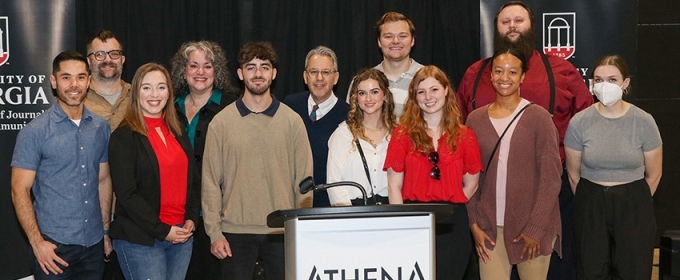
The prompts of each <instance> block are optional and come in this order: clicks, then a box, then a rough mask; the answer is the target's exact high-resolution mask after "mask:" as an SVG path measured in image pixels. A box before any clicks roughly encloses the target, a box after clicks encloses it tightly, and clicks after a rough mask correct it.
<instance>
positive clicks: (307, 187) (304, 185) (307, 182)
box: [300, 176, 368, 205]
mask: <svg viewBox="0 0 680 280" xmlns="http://www.w3.org/2000/svg"><path fill="white" fill-rule="evenodd" d="M339 186H352V187H355V188H357V189H359V190H360V191H361V195H362V197H363V199H364V205H368V196H367V195H366V190H364V188H363V187H362V186H361V185H359V184H358V183H356V182H352V181H340V182H335V183H330V184H318V185H316V184H314V178H313V177H312V176H309V177H307V178H305V179H304V180H302V182H300V193H301V194H306V193H308V192H309V191H311V190H314V191H318V190H325V189H329V188H334V187H339Z"/></svg>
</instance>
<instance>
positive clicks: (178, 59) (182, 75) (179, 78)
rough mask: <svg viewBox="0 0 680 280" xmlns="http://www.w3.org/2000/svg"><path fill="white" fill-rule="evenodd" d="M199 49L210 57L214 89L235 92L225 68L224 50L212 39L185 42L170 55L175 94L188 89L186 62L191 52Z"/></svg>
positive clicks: (227, 69) (182, 92) (180, 93)
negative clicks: (213, 74) (213, 75)
mask: <svg viewBox="0 0 680 280" xmlns="http://www.w3.org/2000/svg"><path fill="white" fill-rule="evenodd" d="M196 50H201V51H203V53H205V56H206V57H208V59H210V61H211V62H212V65H213V69H214V70H215V71H214V73H215V80H214V83H213V88H214V89H219V90H221V91H222V92H225V93H227V92H229V93H232V92H236V89H235V88H234V86H233V85H232V83H231V78H230V74H229V68H227V57H226V55H225V54H224V50H222V47H220V45H219V44H217V43H215V42H212V41H198V42H194V41H191V42H186V43H184V44H182V46H181V47H179V50H178V51H177V53H175V55H174V56H173V57H172V60H171V61H170V64H171V65H172V87H173V88H174V89H175V92H177V94H179V95H182V94H184V93H185V92H187V91H189V84H188V83H187V78H186V74H187V63H188V62H189V56H190V55H191V53H192V52H194V51H196Z"/></svg>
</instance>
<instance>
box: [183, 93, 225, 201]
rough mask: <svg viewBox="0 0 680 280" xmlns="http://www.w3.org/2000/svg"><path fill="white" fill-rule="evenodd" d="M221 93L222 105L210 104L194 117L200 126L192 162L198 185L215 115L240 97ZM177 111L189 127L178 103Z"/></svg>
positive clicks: (197, 127) (184, 123)
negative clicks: (195, 170) (206, 141)
mask: <svg viewBox="0 0 680 280" xmlns="http://www.w3.org/2000/svg"><path fill="white" fill-rule="evenodd" d="M220 92H221V93H222V98H221V99H220V104H215V103H212V102H208V104H206V105H205V108H203V110H202V111H200V112H199V114H198V115H197V116H195V117H194V118H196V117H198V124H196V134H195V135H194V154H193V157H192V158H190V160H191V159H193V161H194V163H195V164H196V168H197V175H196V178H194V179H197V180H198V182H197V184H200V182H201V170H203V150H205V139H206V136H208V125H209V124H210V121H212V119H213V118H214V117H215V115H217V113H219V112H220V111H222V109H224V107H227V105H229V104H231V103H232V102H234V101H236V100H237V99H238V97H237V96H236V95H235V94H233V93H231V92H225V91H220ZM175 111H176V112H177V118H178V119H179V122H180V123H181V124H182V125H183V126H184V127H186V126H188V125H189V120H188V119H187V116H186V115H184V113H182V110H181V109H180V107H179V104H177V103H175ZM199 188H200V186H199Z"/></svg>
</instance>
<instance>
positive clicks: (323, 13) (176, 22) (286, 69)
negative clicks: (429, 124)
mask: <svg viewBox="0 0 680 280" xmlns="http://www.w3.org/2000/svg"><path fill="white" fill-rule="evenodd" d="M77 3H78V4H77V14H78V17H77V19H76V20H77V23H78V30H77V45H78V47H79V48H80V49H79V51H82V52H84V51H85V44H86V43H87V41H88V40H89V39H90V36H92V35H93V34H94V33H95V32H97V31H99V30H101V29H108V30H111V31H113V32H114V33H115V34H116V35H117V36H118V37H120V40H121V41H122V43H123V44H124V45H125V46H124V49H125V56H126V62H125V68H124V69H125V70H124V72H123V78H124V79H125V80H126V81H130V80H131V78H132V76H133V75H134V71H135V70H136V69H137V67H139V66H140V65H141V64H143V63H146V62H149V61H155V62H159V63H162V64H164V65H166V66H167V65H168V64H169V60H170V58H171V57H172V55H173V54H174V53H175V52H176V51H177V49H178V48H179V47H180V45H181V44H182V43H183V42H186V41H189V40H203V39H205V40H212V41H215V42H217V43H219V44H220V45H221V46H222V47H223V48H224V49H225V52H226V54H227V55H228V59H229V68H230V71H231V73H232V76H233V77H234V79H233V80H234V81H238V79H237V77H236V74H235V73H236V68H237V67H238V65H237V63H236V55H237V54H238V51H239V49H240V48H241V46H242V45H243V44H245V43H248V42H254V41H270V42H271V43H272V44H273V45H274V48H275V49H276V51H277V53H278V55H279V62H278V69H277V70H278V74H277V79H276V80H275V84H274V87H273V89H274V90H273V92H274V94H275V95H276V96H277V97H278V98H279V99H281V100H282V99H283V97H284V96H286V95H288V94H292V93H296V92H299V91H303V90H306V86H305V85H304V83H303V79H302V71H303V70H304V58H305V55H306V54H307V52H308V51H309V50H310V49H312V48H314V47H316V46H318V45H326V46H328V47H330V48H331V49H333V50H334V51H335V52H336V53H337V55H338V60H339V63H338V64H339V68H340V69H339V71H340V80H339V82H338V85H337V87H336V88H335V92H336V94H337V95H338V96H339V97H340V98H342V99H344V97H345V95H346V93H347V88H348V85H349V82H350V80H351V78H352V77H353V75H354V74H355V73H356V72H358V71H359V70H360V69H362V68H366V67H373V66H375V65H377V64H378V63H379V62H380V61H381V60H382V56H381V54H380V51H379V49H378V47H377V37H376V32H375V28H374V26H375V22H376V21H377V20H378V19H380V17H381V16H382V14H384V13H385V12H387V11H398V12H401V13H403V14H405V15H406V16H407V17H409V18H410V19H411V20H412V21H413V23H414V25H415V26H416V44H415V48H414V50H413V51H412V53H411V56H412V57H413V58H415V59H416V60H417V61H418V62H420V63H422V64H435V65H437V66H439V67H440V68H442V69H443V70H444V71H446V73H448V74H449V76H450V77H451V79H452V80H453V81H454V84H456V85H457V84H458V81H459V80H460V79H461V78H462V75H463V73H464V72H465V69H466V68H467V66H469V65H470V64H472V63H473V62H474V61H476V60H477V59H478V57H479V55H478V54H479V44H478V43H477V42H479V24H478V22H479V1H478V0H459V1H455V2H452V1H445V0H423V1H403V0H402V1H346V0H324V1H311V0H291V1H279V0H260V1H253V0H224V1H214V0H196V1H160V0H153V1H129V0H121V1H102V0H94V1H77Z"/></svg>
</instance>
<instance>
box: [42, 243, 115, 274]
mask: <svg viewBox="0 0 680 280" xmlns="http://www.w3.org/2000/svg"><path fill="white" fill-rule="evenodd" d="M43 238H44V239H45V240H46V241H49V242H51V243H53V244H54V245H56V246H57V248H56V249H54V253H55V254H57V256H58V257H60V258H62V259H63V260H64V261H65V262H67V263H68V267H64V266H62V265H61V264H59V263H57V265H58V266H59V268H61V269H62V270H63V271H64V273H61V274H57V275H54V274H52V273H51V272H50V274H49V275H46V274H45V272H43V270H42V268H40V264H39V263H38V260H37V259H36V257H35V254H34V253H33V250H30V251H31V252H30V258H31V270H32V271H33V274H34V275H33V277H35V279H36V280H42V279H49V280H55V279H83V280H90V279H102V277H103V276H104V239H102V240H100V241H99V243H97V244H94V245H92V246H90V247H85V246H80V245H66V244H61V243H59V242H56V241H54V240H53V239H51V238H49V237H48V236H46V235H43Z"/></svg>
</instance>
